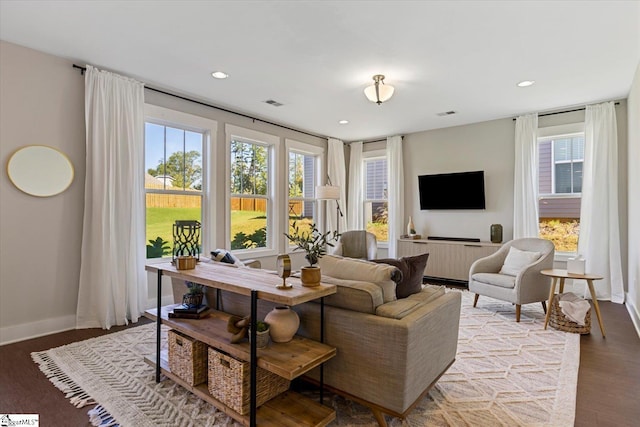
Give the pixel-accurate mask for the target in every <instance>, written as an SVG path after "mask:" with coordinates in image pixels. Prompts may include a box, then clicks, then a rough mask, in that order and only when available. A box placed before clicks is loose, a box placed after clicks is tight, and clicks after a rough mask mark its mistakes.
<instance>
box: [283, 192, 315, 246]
mask: <svg viewBox="0 0 640 427" xmlns="http://www.w3.org/2000/svg"><path fill="white" fill-rule="evenodd" d="M315 216H316V202H315V201H302V200H290V201H289V234H291V233H292V232H293V223H294V222H295V223H296V225H297V226H298V229H299V230H300V232H303V231H305V232H308V233H310V232H311V224H313V223H315V221H314V218H315ZM289 246H291V247H293V246H294V245H293V244H292V243H291V242H290V241H289Z"/></svg>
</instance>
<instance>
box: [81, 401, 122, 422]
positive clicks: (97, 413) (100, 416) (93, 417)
mask: <svg viewBox="0 0 640 427" xmlns="http://www.w3.org/2000/svg"><path fill="white" fill-rule="evenodd" d="M88 413H89V421H90V422H91V425H93V426H96V427H112V426H113V427H117V426H119V424H118V423H117V422H116V420H115V419H114V418H113V416H111V414H110V413H109V412H107V410H106V409H104V407H103V406H102V405H98V406H96V407H95V408H93V409H91V410H90V411H89V412H88Z"/></svg>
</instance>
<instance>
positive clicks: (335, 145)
mask: <svg viewBox="0 0 640 427" xmlns="http://www.w3.org/2000/svg"><path fill="white" fill-rule="evenodd" d="M328 144H329V147H328V148H329V149H328V153H327V157H328V159H327V163H328V165H327V173H328V174H329V178H330V179H331V184H333V185H337V186H338V187H340V200H339V202H340V209H341V210H342V213H343V215H342V216H338V215H337V209H336V201H335V200H327V211H326V212H327V230H330V231H334V230H339V231H340V232H343V231H346V230H347V218H346V217H345V216H344V215H346V214H345V209H346V207H347V205H346V203H345V200H346V198H345V193H346V191H345V187H346V185H347V178H346V171H345V165H344V143H343V142H342V141H340V140H339V139H335V138H329V140H328ZM337 216H338V223H339V224H338V223H336V217H337Z"/></svg>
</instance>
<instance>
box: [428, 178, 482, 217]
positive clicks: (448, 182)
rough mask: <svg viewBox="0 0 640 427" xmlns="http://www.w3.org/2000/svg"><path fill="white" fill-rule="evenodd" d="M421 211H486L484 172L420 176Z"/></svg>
mask: <svg viewBox="0 0 640 427" xmlns="http://www.w3.org/2000/svg"><path fill="white" fill-rule="evenodd" d="M418 189H419V191H420V209H422V210H430V209H484V208H485V201H484V171H473V172H457V173H442V174H436V175H420V176H418Z"/></svg>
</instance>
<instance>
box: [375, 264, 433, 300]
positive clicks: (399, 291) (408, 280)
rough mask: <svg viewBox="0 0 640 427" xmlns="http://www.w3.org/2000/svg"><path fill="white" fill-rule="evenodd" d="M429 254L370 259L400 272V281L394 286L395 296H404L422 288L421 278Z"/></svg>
mask: <svg viewBox="0 0 640 427" xmlns="http://www.w3.org/2000/svg"><path fill="white" fill-rule="evenodd" d="M428 258H429V254H428V253H427V254H421V255H416V256H408V257H402V258H400V259H394V258H385V259H372V260H371V261H373V262H377V263H379V264H389V265H393V266H394V267H397V268H398V270H400V271H401V272H402V281H400V282H399V283H398V284H397V286H396V298H406V297H408V296H409V295H412V294H416V293H418V292H420V291H421V290H422V278H423V276H424V269H425V267H426V266H427V259H428Z"/></svg>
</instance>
